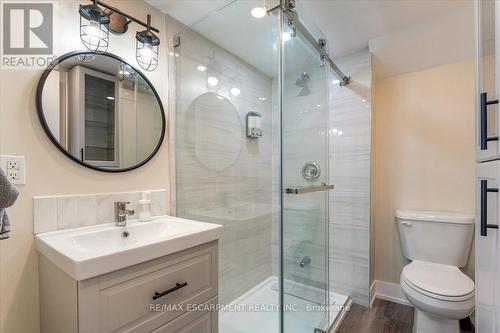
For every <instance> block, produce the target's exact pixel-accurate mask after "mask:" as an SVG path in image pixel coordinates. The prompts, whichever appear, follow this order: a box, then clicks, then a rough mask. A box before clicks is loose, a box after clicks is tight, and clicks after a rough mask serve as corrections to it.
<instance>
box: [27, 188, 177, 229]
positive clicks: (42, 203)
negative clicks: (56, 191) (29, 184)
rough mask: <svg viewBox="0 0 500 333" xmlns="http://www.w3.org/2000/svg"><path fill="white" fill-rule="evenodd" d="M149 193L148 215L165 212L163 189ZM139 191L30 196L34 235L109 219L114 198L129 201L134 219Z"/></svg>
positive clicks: (140, 194) (139, 196)
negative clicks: (150, 208) (149, 208)
mask: <svg viewBox="0 0 500 333" xmlns="http://www.w3.org/2000/svg"><path fill="white" fill-rule="evenodd" d="M147 191H149V192H151V201H152V206H153V208H152V215H153V216H158V215H165V214H167V191H166V190H147ZM141 196H142V191H134V192H117V193H103V194H85V195H62V196H44V197H34V198H33V222H34V226H33V230H34V233H35V234H38V233H42V232H48V231H55V230H63V229H69V228H77V227H84V226H91V225H96V224H103V223H111V222H113V219H114V217H113V215H114V213H113V209H114V208H113V205H114V202H115V201H127V202H130V205H129V206H128V208H129V209H133V210H135V214H134V215H132V216H130V217H129V219H134V218H137V205H138V201H139V199H141Z"/></svg>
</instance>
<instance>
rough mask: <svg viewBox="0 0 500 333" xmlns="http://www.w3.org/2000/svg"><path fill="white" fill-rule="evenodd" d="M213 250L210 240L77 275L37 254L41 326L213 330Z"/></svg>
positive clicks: (57, 332)
mask: <svg viewBox="0 0 500 333" xmlns="http://www.w3.org/2000/svg"><path fill="white" fill-rule="evenodd" d="M217 256H218V254H217V241H213V242H210V243H206V244H203V245H200V246H196V247H194V248H190V249H187V250H183V251H181V252H177V253H174V254H171V255H167V256H165V257H161V258H157V259H154V260H151V261H148V262H144V263H141V264H138V265H134V266H131V267H127V268H124V269H121V270H118V271H114V272H111V273H108V274H104V275H101V276H98V277H94V278H90V279H87V280H83V281H75V280H74V279H73V278H71V277H70V276H69V275H67V274H66V273H64V272H63V271H62V270H60V269H59V268H58V267H57V266H55V265H54V264H53V263H52V262H51V261H49V260H48V259H47V258H46V257H44V256H43V255H40V314H41V332H42V333H73V332H74V333H77V332H78V333H104V332H155V333H160V332H161V333H170V332H184V333H217V326H218V323H217V319H218V314H217V311H216V310H215V307H216V304H217V293H218V290H217V288H218V286H217V279H218V276H217ZM155 295H156V297H155ZM154 298H155V299H154Z"/></svg>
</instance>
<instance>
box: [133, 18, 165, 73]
mask: <svg viewBox="0 0 500 333" xmlns="http://www.w3.org/2000/svg"><path fill="white" fill-rule="evenodd" d="M147 24H148V26H147V29H146V30H144V31H138V32H137V33H136V35H135V39H136V58H137V63H138V64H139V66H141V67H142V68H143V69H144V70H146V71H154V70H155V69H156V67H158V55H159V45H160V38H158V37H157V36H156V35H155V34H154V33H153V32H152V31H151V15H150V14H148V23H147Z"/></svg>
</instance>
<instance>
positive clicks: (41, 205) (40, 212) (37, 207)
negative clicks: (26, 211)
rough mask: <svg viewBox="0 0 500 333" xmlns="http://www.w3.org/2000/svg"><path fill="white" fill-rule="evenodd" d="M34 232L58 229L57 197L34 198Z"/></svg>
mask: <svg viewBox="0 0 500 333" xmlns="http://www.w3.org/2000/svg"><path fill="white" fill-rule="evenodd" d="M33 211H34V212H35V214H34V229H33V230H34V233H35V234H39V233H41V232H47V231H53V230H57V198H55V197H45V198H38V199H37V200H33Z"/></svg>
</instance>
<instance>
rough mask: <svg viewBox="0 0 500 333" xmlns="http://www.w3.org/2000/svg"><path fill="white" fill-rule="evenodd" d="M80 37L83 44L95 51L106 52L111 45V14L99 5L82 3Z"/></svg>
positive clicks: (95, 0)
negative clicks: (83, 4)
mask: <svg viewBox="0 0 500 333" xmlns="http://www.w3.org/2000/svg"><path fill="white" fill-rule="evenodd" d="M79 13H80V39H81V40H82V43H83V45H85V47H86V48H87V49H88V50H89V51H92V52H94V53H104V52H106V51H107V50H108V46H109V22H110V19H109V16H108V15H107V14H106V13H105V12H104V10H102V9H101V8H99V6H97V0H93V3H92V4H91V5H85V6H82V5H80V10H79Z"/></svg>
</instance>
